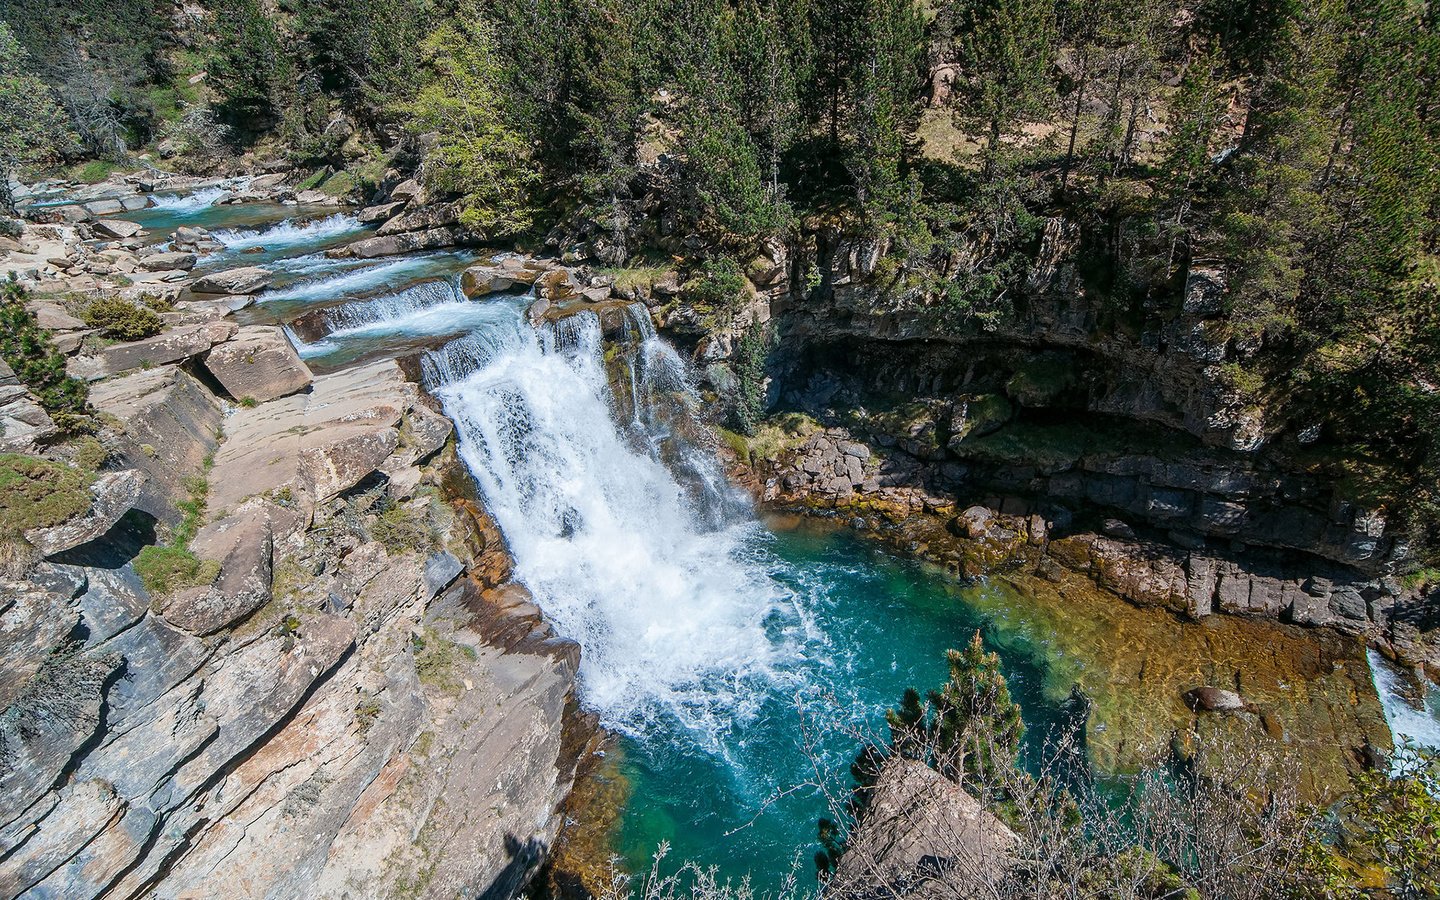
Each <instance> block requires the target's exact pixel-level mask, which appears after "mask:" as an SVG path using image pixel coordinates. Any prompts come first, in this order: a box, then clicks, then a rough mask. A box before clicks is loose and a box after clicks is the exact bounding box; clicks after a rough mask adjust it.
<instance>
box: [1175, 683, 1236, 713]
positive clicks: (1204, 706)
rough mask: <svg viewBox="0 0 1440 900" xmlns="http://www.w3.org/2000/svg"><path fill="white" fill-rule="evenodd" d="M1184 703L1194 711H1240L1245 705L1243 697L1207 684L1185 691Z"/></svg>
mask: <svg viewBox="0 0 1440 900" xmlns="http://www.w3.org/2000/svg"><path fill="white" fill-rule="evenodd" d="M1185 705H1186V706H1188V707H1190V708H1191V709H1192V710H1194V711H1195V712H1240V711H1242V710H1244V709H1245V706H1246V704H1245V699H1244V698H1243V697H1241V696H1240V695H1239V694H1237V693H1235V692H1234V691H1227V690H1225V689H1224V688H1217V687H1210V686H1209V685H1206V686H1204V687H1197V688H1192V689H1190V690H1188V691H1186V692H1185Z"/></svg>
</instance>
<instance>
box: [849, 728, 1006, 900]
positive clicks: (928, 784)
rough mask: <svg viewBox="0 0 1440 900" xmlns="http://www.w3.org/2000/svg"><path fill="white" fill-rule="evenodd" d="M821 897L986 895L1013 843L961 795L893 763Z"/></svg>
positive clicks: (917, 768)
mask: <svg viewBox="0 0 1440 900" xmlns="http://www.w3.org/2000/svg"><path fill="white" fill-rule="evenodd" d="M870 791H871V794H870V798H869V803H868V805H867V806H866V807H865V811H864V812H863V813H862V815H861V818H860V822H859V824H858V826H857V827H856V829H855V831H854V832H853V833H852V834H851V836H850V840H849V842H848V844H847V847H846V851H845V855H844V856H842V857H841V858H840V866H839V868H838V869H837V870H836V872H835V874H834V876H833V877H832V878H831V879H830V882H829V883H828V884H827V885H826V889H825V895H826V896H827V897H838V898H860V897H881V896H884V897H978V896H985V895H986V894H989V893H991V892H993V891H994V890H995V888H996V886H998V885H999V884H1000V883H1001V880H1002V879H1003V878H1004V877H1005V873H1006V870H1007V869H1008V868H1009V866H1010V864H1011V863H1012V861H1013V860H1014V858H1015V855H1016V853H1017V852H1018V850H1019V848H1020V839H1019V838H1018V837H1017V836H1016V835H1015V833H1014V832H1013V831H1011V830H1010V829H1009V828H1008V827H1007V826H1006V825H1005V823H1003V822H1001V821H1000V820H999V819H997V818H996V817H995V816H994V815H992V814H991V813H990V812H988V811H987V810H986V809H985V807H984V806H983V805H982V804H981V803H980V801H978V800H976V799H975V798H974V797H972V796H970V794H968V793H967V792H966V791H965V789H964V788H962V787H961V786H960V785H958V784H956V783H955V782H953V781H950V780H949V779H947V778H945V777H944V776H943V775H941V774H940V773H938V772H936V771H935V770H934V769H932V768H930V767H929V766H927V765H925V764H924V763H921V762H918V761H916V760H913V759H904V758H903V757H899V756H895V757H892V758H891V759H890V760H888V761H887V762H886V763H885V765H884V767H883V768H882V769H881V771H880V777H879V778H878V779H877V780H876V783H875V786H874V787H873V788H871V789H870Z"/></svg>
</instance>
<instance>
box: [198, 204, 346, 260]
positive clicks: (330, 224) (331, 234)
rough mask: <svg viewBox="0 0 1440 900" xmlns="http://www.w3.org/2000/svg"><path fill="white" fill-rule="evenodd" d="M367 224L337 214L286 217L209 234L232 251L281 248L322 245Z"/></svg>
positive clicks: (342, 214)
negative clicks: (304, 218) (303, 218)
mask: <svg viewBox="0 0 1440 900" xmlns="http://www.w3.org/2000/svg"><path fill="white" fill-rule="evenodd" d="M364 227H365V226H364V225H362V224H360V220H359V219H356V218H355V217H354V216H348V215H345V214H344V213H336V214H334V215H332V216H326V217H325V218H323V219H312V220H310V221H306V222H297V221H296V220H294V219H286V220H284V221H282V222H279V223H277V224H275V225H271V226H269V227H267V228H241V229H231V230H222V231H216V232H213V233H212V234H211V235H210V236H211V237H212V238H214V239H215V240H216V241H219V242H220V243H221V244H224V245H225V249H226V250H228V251H230V252H232V253H233V252H238V251H243V250H252V249H255V248H257V247H263V248H265V249H266V250H278V249H280V248H285V247H298V246H302V245H304V244H319V243H323V242H325V241H330V240H334V239H336V238H342V237H345V236H346V235H349V234H354V233H356V232H358V231H360V230H362V229H363V228H364Z"/></svg>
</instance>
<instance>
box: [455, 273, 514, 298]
mask: <svg viewBox="0 0 1440 900" xmlns="http://www.w3.org/2000/svg"><path fill="white" fill-rule="evenodd" d="M514 286H515V279H514V278H512V277H510V275H509V274H508V273H505V272H502V271H500V269H499V268H497V267H496V266H471V267H470V268H468V269H466V270H465V271H464V273H462V274H461V275H460V290H461V292H462V293H464V294H465V296H467V297H470V298H472V299H473V298H475V297H483V296H484V295H486V294H493V293H495V292H497V291H508V290H509V289H510V288H512V287H514Z"/></svg>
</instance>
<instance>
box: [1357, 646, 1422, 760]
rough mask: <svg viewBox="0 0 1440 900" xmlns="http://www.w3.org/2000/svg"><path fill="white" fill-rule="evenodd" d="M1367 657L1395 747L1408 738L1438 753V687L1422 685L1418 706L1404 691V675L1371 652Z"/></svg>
mask: <svg viewBox="0 0 1440 900" xmlns="http://www.w3.org/2000/svg"><path fill="white" fill-rule="evenodd" d="M1367 656H1368V657H1369V660H1370V674H1371V677H1372V678H1373V679H1374V680H1375V691H1376V693H1378V694H1379V695H1380V705H1381V706H1382V707H1383V708H1384V710H1385V721H1386V723H1388V724H1389V726H1390V733H1391V734H1392V735H1394V737H1395V743H1396V745H1397V746H1398V745H1399V744H1400V743H1401V742H1402V741H1404V740H1406V739H1409V740H1411V741H1413V742H1414V743H1416V744H1419V745H1420V746H1422V747H1431V748H1434V749H1437V750H1440V688H1437V687H1435V686H1434V685H1429V684H1427V685H1421V689H1422V690H1423V694H1424V695H1423V697H1421V698H1419V700H1420V702H1419V705H1418V706H1417V705H1416V703H1415V701H1414V700H1413V699H1412V698H1411V697H1410V696H1409V695H1408V694H1409V693H1410V692H1407V690H1406V687H1407V686H1406V684H1405V678H1406V676H1405V674H1404V673H1403V672H1400V671H1398V670H1397V669H1396V668H1395V666H1393V665H1392V664H1391V663H1390V661H1389V660H1387V659H1385V657H1383V656H1381V655H1380V654H1379V653H1376V652H1375V651H1374V650H1369V651H1367Z"/></svg>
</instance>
